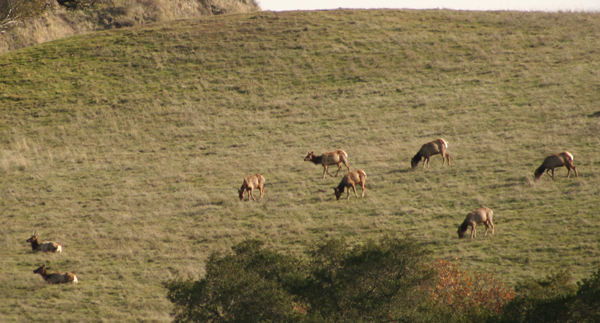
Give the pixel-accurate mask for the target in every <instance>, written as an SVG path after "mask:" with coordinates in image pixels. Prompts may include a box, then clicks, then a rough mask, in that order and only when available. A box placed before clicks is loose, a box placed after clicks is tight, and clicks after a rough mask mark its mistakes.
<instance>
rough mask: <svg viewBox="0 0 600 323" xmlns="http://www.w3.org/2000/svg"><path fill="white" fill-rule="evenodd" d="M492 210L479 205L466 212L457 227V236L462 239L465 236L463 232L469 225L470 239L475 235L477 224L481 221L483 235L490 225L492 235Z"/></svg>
mask: <svg viewBox="0 0 600 323" xmlns="http://www.w3.org/2000/svg"><path fill="white" fill-rule="evenodd" d="M493 215H494V211H492V210H491V209H489V208H487V207H480V208H478V209H477V210H475V211H473V212H471V213H469V214H467V218H466V219H465V221H464V222H463V223H462V224H461V225H460V227H459V228H458V238H459V239H462V238H463V237H464V236H465V232H467V229H468V228H469V226H471V239H473V238H475V237H477V229H476V227H477V225H478V224H480V223H483V224H484V225H485V233H484V234H483V235H484V236H486V235H487V233H488V230H489V228H490V226H491V227H492V235H493V234H494V222H492V216H493Z"/></svg>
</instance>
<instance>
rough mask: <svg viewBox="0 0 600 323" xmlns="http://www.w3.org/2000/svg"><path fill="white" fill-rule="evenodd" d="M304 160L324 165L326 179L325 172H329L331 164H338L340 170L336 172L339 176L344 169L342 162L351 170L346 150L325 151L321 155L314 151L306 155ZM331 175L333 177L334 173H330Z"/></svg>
mask: <svg viewBox="0 0 600 323" xmlns="http://www.w3.org/2000/svg"><path fill="white" fill-rule="evenodd" d="M304 161H310V162H313V163H314V164H315V165H318V164H321V165H323V178H321V179H325V173H327V174H329V166H331V165H337V166H338V171H337V173H335V176H336V177H337V176H338V174H339V173H340V171H341V170H342V163H343V164H344V165H346V167H347V168H348V171H350V165H348V154H346V152H345V151H343V150H341V149H338V150H336V151H330V152H328V153H323V155H321V156H317V155H315V154H314V153H313V152H312V151H311V152H309V153H308V155H306V158H304ZM329 176H331V177H333V175H331V174H329Z"/></svg>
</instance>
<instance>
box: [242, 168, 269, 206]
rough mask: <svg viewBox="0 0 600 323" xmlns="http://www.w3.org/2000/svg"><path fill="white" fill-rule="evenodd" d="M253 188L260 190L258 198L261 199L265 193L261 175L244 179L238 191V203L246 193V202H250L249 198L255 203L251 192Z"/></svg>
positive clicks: (263, 179) (263, 180)
mask: <svg viewBox="0 0 600 323" xmlns="http://www.w3.org/2000/svg"><path fill="white" fill-rule="evenodd" d="M255 188H258V189H259V190H260V198H261V199H262V197H263V193H264V192H265V178H264V177H263V176H262V175H261V174H256V175H252V176H249V177H246V178H244V183H243V184H242V188H240V189H239V190H238V193H240V201H243V200H244V193H245V192H248V201H250V198H251V197H252V199H253V200H254V201H256V199H255V198H254V195H253V194H252V191H253V190H254V189H255Z"/></svg>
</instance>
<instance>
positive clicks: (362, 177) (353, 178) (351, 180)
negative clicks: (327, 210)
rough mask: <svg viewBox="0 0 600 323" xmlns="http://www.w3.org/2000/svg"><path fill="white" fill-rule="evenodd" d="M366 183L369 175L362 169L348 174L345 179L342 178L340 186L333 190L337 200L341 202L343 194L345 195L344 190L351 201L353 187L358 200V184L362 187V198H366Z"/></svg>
mask: <svg viewBox="0 0 600 323" xmlns="http://www.w3.org/2000/svg"><path fill="white" fill-rule="evenodd" d="M366 181H367V174H366V173H365V172H364V171H363V170H362V169H357V170H355V171H353V172H348V173H346V175H344V178H342V181H341V182H340V185H338V187H334V188H333V190H334V191H335V198H336V199H337V200H339V199H340V197H341V196H342V193H344V189H347V191H348V194H347V197H346V199H350V187H352V189H353V190H354V196H356V198H358V195H357V194H356V184H358V185H360V187H362V195H361V196H360V197H365V182H366Z"/></svg>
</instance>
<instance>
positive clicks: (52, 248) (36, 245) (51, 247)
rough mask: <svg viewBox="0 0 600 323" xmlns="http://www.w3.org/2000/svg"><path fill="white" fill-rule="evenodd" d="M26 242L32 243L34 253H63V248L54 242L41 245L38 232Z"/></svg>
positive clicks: (45, 242)
mask: <svg viewBox="0 0 600 323" xmlns="http://www.w3.org/2000/svg"><path fill="white" fill-rule="evenodd" d="M26 242H30V243H31V249H33V251H46V252H61V251H62V246H61V245H60V244H58V243H56V242H54V241H44V242H42V243H40V240H39V239H38V236H37V232H34V233H33V235H32V236H31V238H29V239H27V241H26Z"/></svg>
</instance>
